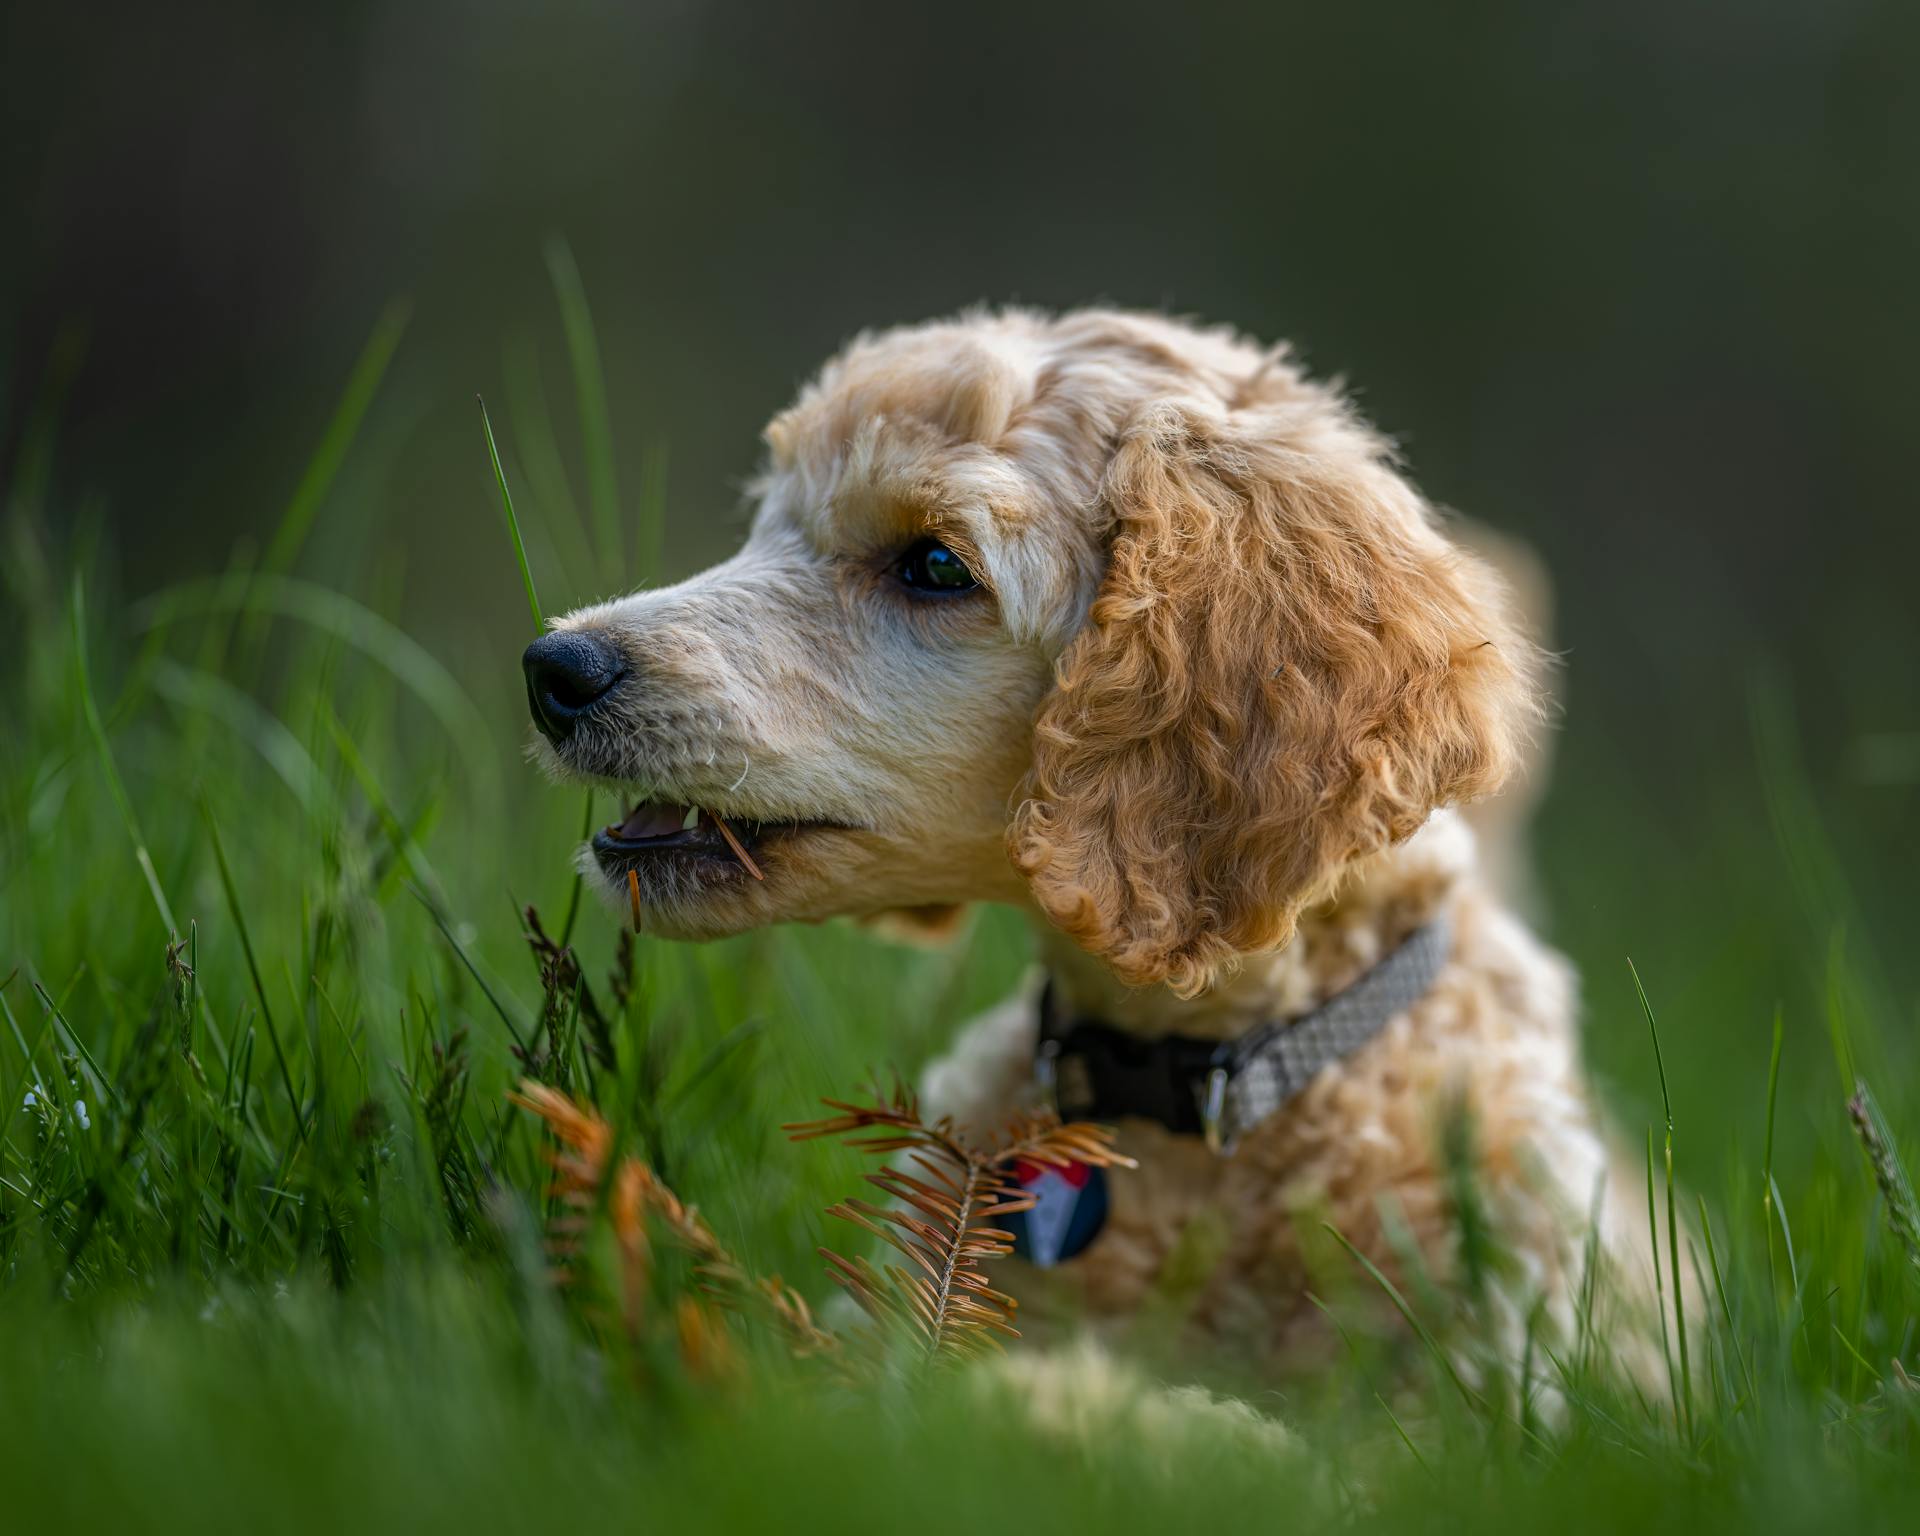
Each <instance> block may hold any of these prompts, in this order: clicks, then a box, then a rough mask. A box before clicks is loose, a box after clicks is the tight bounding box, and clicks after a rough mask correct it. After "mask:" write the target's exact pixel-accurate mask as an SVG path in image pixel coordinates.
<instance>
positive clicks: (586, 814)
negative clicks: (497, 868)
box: [560, 790, 632, 949]
mask: <svg viewBox="0 0 1920 1536" xmlns="http://www.w3.org/2000/svg"><path fill="white" fill-rule="evenodd" d="M592 836H593V791H592V790H588V791H587V798H586V803H585V805H584V806H583V808H582V809H581V812H580V841H581V842H583V843H584V842H585V841H586V840H587V839H588V838H590V837H592ZM628 873H632V871H628ZM585 889H586V880H585V877H584V876H582V875H581V873H580V871H579V870H577V869H576V870H575V871H574V872H573V889H572V890H571V891H569V892H568V893H567V920H566V921H565V922H564V923H562V924H561V925H560V947H561V948H562V949H565V948H566V947H567V945H568V944H569V943H571V942H572V941H573V925H574V922H575V920H576V919H577V918H578V917H579V916H580V893H581V892H582V891H583V890H585Z"/></svg>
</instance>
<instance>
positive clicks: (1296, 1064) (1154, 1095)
mask: <svg viewBox="0 0 1920 1536" xmlns="http://www.w3.org/2000/svg"><path fill="white" fill-rule="evenodd" d="M1452 941H1453V933H1452V925H1451V923H1450V921H1449V920H1448V918H1447V916H1446V914H1444V913H1443V914H1441V915H1440V916H1438V917H1436V918H1434V919H1433V920H1432V921H1430V922H1428V923H1426V924H1425V925H1424V926H1422V927H1419V928H1416V929H1415V930H1414V931H1413V932H1412V933H1410V934H1408V935H1407V937H1406V938H1405V939H1403V940H1402V941H1401V942H1400V945H1399V947H1398V948H1396V949H1395V950H1394V951H1393V953H1392V954H1390V955H1388V956H1387V957H1386V958H1385V959H1384V960H1382V961H1381V962H1380V963H1379V964H1378V965H1376V966H1374V967H1373V968H1372V969H1371V970H1369V971H1368V972H1367V973H1366V974H1365V975H1363V976H1362V977H1361V978H1360V979H1359V980H1358V981H1356V982H1355V983H1354V984H1353V985H1352V986H1350V987H1348V988H1346V989H1345V990H1344V991H1341V992H1336V993H1335V994H1334V995H1333V996H1332V997H1330V998H1328V999H1327V1000H1326V1001H1325V1002H1324V1003H1322V1004H1320V1006H1319V1007H1317V1008H1315V1009H1313V1010H1312V1011H1311V1012H1310V1013H1305V1014H1302V1015H1300V1016H1299V1017H1298V1018H1293V1019H1279V1020H1275V1021H1273V1022H1271V1023H1266V1024H1260V1025H1256V1026H1255V1027H1254V1028H1252V1029H1250V1030H1248V1031H1247V1033H1246V1034H1244V1035H1241V1036H1240V1037H1239V1038H1238V1039H1235V1040H1225V1041H1220V1040H1196V1039H1193V1038H1191V1037H1189V1036H1185V1035H1164V1036H1162V1037H1161V1038H1159V1039H1157V1040H1147V1039H1142V1038H1141V1037H1140V1036H1138V1035H1132V1034H1128V1033H1127V1032H1125V1031H1124V1030H1118V1029H1115V1028H1113V1026H1112V1025H1109V1024H1103V1023H1101V1022H1100V1021H1099V1020H1097V1019H1088V1018H1079V1017H1075V1016H1072V1015H1070V1014H1068V1013H1067V1012H1066V1011H1065V1010H1064V1009H1063V1008H1062V1007H1061V1006H1060V1001H1059V996H1058V994H1057V992H1056V991H1055V989H1054V985H1053V982H1052V981H1051V980H1049V981H1048V983H1047V986H1046V990H1045V991H1044V992H1043V993H1042V994H1041V998H1040V1046H1039V1050H1038V1052H1037V1053H1036V1061H1035V1066H1036V1070H1037V1072H1038V1074H1039V1077H1040V1081H1041V1084H1042V1085H1043V1086H1044V1087H1047V1088H1050V1089H1051V1090H1052V1093H1053V1096H1054V1099H1055V1102H1056V1103H1057V1104H1058V1106H1059V1110H1060V1113H1061V1114H1062V1115H1064V1116H1067V1117H1068V1118H1070V1119H1077V1120H1118V1119H1122V1118H1126V1117H1135V1118H1140V1119H1146V1120H1157V1121H1158V1122H1159V1123H1160V1124H1162V1125H1164V1126H1165V1127H1166V1128H1167V1129H1168V1130H1170V1131H1173V1132H1176V1133H1177V1134H1180V1135H1187V1136H1204V1137H1205V1138H1206V1140H1207V1145H1208V1146H1210V1147H1212V1148H1213V1149H1214V1150H1215V1151H1216V1152H1228V1151H1231V1150H1232V1148H1233V1146H1234V1143H1235V1142H1237V1141H1238V1140H1239V1139H1240V1137H1242V1136H1244V1135H1245V1134H1246V1133H1247V1132H1248V1131H1250V1130H1252V1129H1253V1128H1254V1127H1255V1126H1256V1125H1258V1124H1260V1122H1261V1121H1263V1120H1265V1119H1267V1118H1268V1117H1269V1116H1270V1115H1273V1114H1275V1113H1276V1112H1278V1111H1279V1110H1280V1109H1281V1108H1282V1107H1284V1106H1285V1105H1286V1104H1287V1102H1288V1101H1289V1100H1290V1099H1292V1098H1293V1097H1294V1096H1295V1095H1296V1094H1298V1093H1299V1092H1300V1091H1301V1090H1302V1089H1303V1088H1305V1087H1306V1086H1307V1084H1309V1083H1310V1082H1312V1081H1313V1080H1314V1078H1315V1077H1317V1076H1319V1074H1320V1072H1321V1071H1322V1069H1324V1068H1326V1067H1329V1066H1331V1065H1333V1064H1334V1063H1335V1062H1338V1061H1344V1060H1346V1058H1347V1057H1349V1056H1351V1055H1353V1053H1354V1052H1356V1051H1358V1050H1359V1049H1360V1048H1361V1047H1362V1046H1363V1045H1365V1044H1366V1043H1367V1042H1368V1041H1369V1040H1371V1039H1373V1037H1374V1036H1375V1035H1377V1034H1379V1033H1380V1031H1381V1030H1383V1029H1385V1028H1386V1027H1387V1025H1388V1024H1390V1023H1391V1022H1392V1021H1393V1020H1394V1019H1395V1018H1397V1017H1399V1016H1400V1015H1401V1014H1403V1013H1405V1012H1406V1011H1407V1009H1409V1008H1410V1007H1412V1006H1413V1004H1415V1003H1416V1002H1418V1001H1419V1000H1420V999H1421V998H1422V997H1424V996H1425V995H1426V993H1427V991H1428V990H1429V989H1430V988H1431V987H1432V986H1433V984H1434V981H1435V980H1436V979H1437V978H1438V977H1439V975H1440V971H1441V968H1442V967H1443V966H1444V965H1445V964H1446V962H1447V956H1448V955H1449V954H1450V953H1451V951H1452V947H1453V943H1452Z"/></svg>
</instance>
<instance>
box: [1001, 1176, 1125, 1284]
mask: <svg viewBox="0 0 1920 1536" xmlns="http://www.w3.org/2000/svg"><path fill="white" fill-rule="evenodd" d="M1014 1178H1015V1179H1016V1180H1017V1181H1018V1183H1019V1185H1020V1187H1021V1188H1022V1189H1023V1190H1025V1191H1026V1192H1027V1193H1028V1194H1030V1195H1032V1196H1033V1209H1032V1210H1028V1211H1015V1212H1014V1213H1012V1214H1011V1215H1007V1216H1000V1217H997V1218H995V1219H996V1220H997V1221H998V1222H999V1224H1000V1226H1001V1228H1002V1229H1003V1230H1004V1231H1007V1232H1011V1233H1012V1234H1013V1251H1014V1252H1015V1253H1017V1254H1019V1255H1020V1257H1021V1258H1023V1259H1025V1260H1027V1261H1028V1262H1029V1263H1031V1264H1036V1265H1038V1266H1039V1267H1040V1268H1042V1269H1050V1268H1052V1266H1054V1265H1055V1264H1060V1263H1064V1262H1065V1261H1066V1260H1068V1259H1071V1258H1073V1257H1075V1256H1076V1255H1078V1254H1079V1253H1081V1252H1083V1251H1084V1250H1085V1249H1086V1247H1087V1245H1088V1244H1089V1243H1091V1242H1092V1241H1093V1240H1094V1239H1095V1238H1096V1237H1098V1236H1099V1235H1100V1229H1101V1228H1102V1227H1104V1226H1105V1225H1106V1224H1107V1175H1106V1172H1105V1170H1104V1169H1100V1168H1090V1167H1088V1166H1087V1165H1086V1164H1085V1163H1069V1164H1068V1165H1067V1166H1066V1167H1064V1168H1049V1167H1046V1166H1044V1165H1042V1164H1040V1163H1019V1164H1016V1165H1015V1167H1014Z"/></svg>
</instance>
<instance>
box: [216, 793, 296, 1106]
mask: <svg viewBox="0 0 1920 1536" xmlns="http://www.w3.org/2000/svg"><path fill="white" fill-rule="evenodd" d="M200 814H201V815H202V816H203V817H205V818H206V823H207V832H208V834H209V836H210V837H211V839H212V842H213V862H214V864H215V865H216V866H217V867H218V869H219V871H220V889H221V890H222V891H223V892H224V893H225V894H226V898H227V911H228V913H229V914H230V915H231V916H232V918H233V926H234V927H235V929H236V930H238V932H239V934H240V951H241V953H242V954H243V955H245V956H246V960H247V974H248V975H250V976H251V977H252V978H253V994H254V996H255V997H256V998H258V999H259V1001H260V1017H261V1020H262V1021H263V1022H264V1023H265V1024H266V1026H267V1043H268V1044H269V1045H271V1046H272V1047H273V1059H274V1060H275V1061H276V1062H278V1063H279V1066H280V1081H281V1083H282V1084H284V1085H285V1087H286V1090H287V1103H288V1104H289V1105H291V1106H292V1108H293V1125H294V1132H295V1138H296V1139H304V1138H305V1136H306V1134H307V1118H306V1116H305V1115H304V1114H303V1113H302V1112H301V1109H300V1093H299V1090H298V1089H296V1088H295V1087H294V1086H293V1069H292V1067H290V1066H289V1065H288V1064H287V1053H286V1051H285V1050H283V1049H282V1048H281V1045H280V1031H279V1030H278V1029H276V1028H275V1027H274V1022H273V1006H272V1005H271V1004H270V1003H269V1002H268V1001H267V986H266V983H265V982H264V981H263V980H261V977H260V962H259V960H258V958H257V957H256V956H255V954H254V950H253V935H252V932H251V931H250V930H249V929H248V927H247V915H246V911H245V909H244V908H243V907H242V906H241V904H240V892H239V890H238V889H237V888H236V887H235V886H234V883H233V870H232V867H231V866H230V865H229V864H228V863H227V849H226V845H225V844H224V843H223V842H222V841H221V840H220V824H219V823H218V822H217V821H215V820H214V817H213V806H212V804H211V803H210V802H208V801H207V800H206V799H205V798H204V797H203V798H202V799H201V801H200Z"/></svg>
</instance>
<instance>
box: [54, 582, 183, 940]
mask: <svg viewBox="0 0 1920 1536" xmlns="http://www.w3.org/2000/svg"><path fill="white" fill-rule="evenodd" d="M72 613H73V651H74V655H75V657H76V658H77V659H78V662H79V668H80V709H81V712H82V713H83V714H84V715H85V716H86V721H87V730H88V732H89V733H90V734H91V735H92V737H93V745H94V749H95V751H96V752H97V753H98V754H99V757H100V771H101V772H102V773H103V774H105V775H106V780H107V792H108V793H109V794H110V795H112V796H113V803H114V805H115V806H117V807H118V808H119V811H120V819H121V821H122V822H124V823H125V824H126V828H127V836H128V837H129V838H131V839H132V840H133V857H134V861H135V862H136V863H137V864H138V865H139V866H140V873H141V875H142V876H143V877H144V878H145V880H146V882H147V894H148V895H150V896H151V897H152V898H153V907H154V910H155V911H156V912H158V913H159V914H160V923H161V926H162V927H164V928H165V929H166V931H167V938H168V940H169V941H171V940H172V939H173V937H174V935H175V934H176V933H178V932H179V924H178V923H176V922H174V920H173V908H172V907H171V906H169V905H168V904H167V893H166V892H165V891H164V890H162V889H161V887H160V875H159V872H158V871H157V870H156V869H155V868H154V867H153V855H152V854H150V853H148V852H147V840H146V838H145V837H144V836H143V835H142V834H141V831H140V822H139V818H138V817H136V816H135V815H134V813H133V801H132V800H131V799H129V798H128V796H127V786H126V785H125V784H123V783H122V782H121V780H120V769H119V767H118V765H117V764H116V763H115V762H114V760H113V747H112V745H111V744H110V743H109V742H108V741H107V729H106V727H105V726H104V725H102V724H101V723H100V706H99V705H98V704H97V703H96V702H95V700H94V696H93V677H92V674H91V672H90V671H89V669H88V666H87V594H86V588H85V586H84V585H83V584H82V582H81V578H80V572H79V571H77V570H76V571H75V572H74V573H73V609H72Z"/></svg>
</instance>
